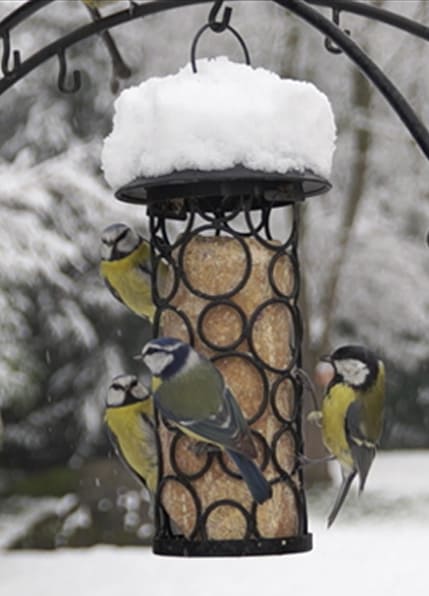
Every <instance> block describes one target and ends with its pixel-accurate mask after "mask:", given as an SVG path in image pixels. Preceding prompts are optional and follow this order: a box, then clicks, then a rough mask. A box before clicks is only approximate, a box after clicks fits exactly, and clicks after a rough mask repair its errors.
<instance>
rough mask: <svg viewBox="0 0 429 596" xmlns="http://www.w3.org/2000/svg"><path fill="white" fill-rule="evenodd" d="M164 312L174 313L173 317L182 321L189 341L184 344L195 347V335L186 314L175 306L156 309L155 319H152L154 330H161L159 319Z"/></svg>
mask: <svg viewBox="0 0 429 596" xmlns="http://www.w3.org/2000/svg"><path fill="white" fill-rule="evenodd" d="M165 312H172V313H174V315H175V316H177V317H178V318H179V319H181V320H182V321H183V323H184V325H185V327H186V331H187V333H188V337H189V341H187V342H185V343H188V344H190V345H191V346H194V345H195V335H194V331H193V329H192V325H191V322H190V321H189V318H188V316H187V315H186V313H184V312H182V311H181V310H179V309H178V308H176V307H175V306H172V305H168V306H158V308H157V309H156V313H155V317H154V321H153V326H154V328H155V329H162V325H161V317H162V315H163V314H164V313H165ZM182 341H185V340H184V339H182Z"/></svg>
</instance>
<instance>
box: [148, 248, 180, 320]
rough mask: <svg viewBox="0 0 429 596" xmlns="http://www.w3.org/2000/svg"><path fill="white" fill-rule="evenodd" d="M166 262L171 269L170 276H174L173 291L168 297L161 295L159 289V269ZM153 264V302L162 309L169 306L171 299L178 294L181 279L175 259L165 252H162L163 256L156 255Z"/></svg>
mask: <svg viewBox="0 0 429 596" xmlns="http://www.w3.org/2000/svg"><path fill="white" fill-rule="evenodd" d="M162 261H165V262H166V263H167V265H168V268H169V273H168V276H173V283H172V284H171V290H170V291H169V292H168V294H166V295H161V294H160V293H159V288H158V285H159V284H158V268H159V264H160V263H161V262H162ZM152 263H153V264H154V269H153V275H152V292H153V301H154V304H156V305H157V306H158V308H160V307H161V308H162V307H163V306H166V305H168V304H169V303H170V302H171V299H172V298H173V297H174V295H175V294H176V292H177V289H178V287H179V283H180V279H179V273H178V271H177V265H176V263H175V261H174V259H172V258H171V256H170V255H169V254H168V253H166V252H165V251H163V252H162V254H161V255H154V256H153V259H152Z"/></svg>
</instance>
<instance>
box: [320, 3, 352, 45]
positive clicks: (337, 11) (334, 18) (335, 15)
mask: <svg viewBox="0 0 429 596" xmlns="http://www.w3.org/2000/svg"><path fill="white" fill-rule="evenodd" d="M340 12H341V11H340V9H339V8H333V9H332V22H333V23H334V24H335V25H337V27H339V26H340ZM344 33H346V34H347V35H350V34H351V31H350V30H349V29H344ZM325 48H326V49H327V50H328V52H331V54H342V53H343V50H341V49H340V48H339V47H338V46H336V45H335V44H334V43H333V41H332V39H331V38H330V37H325Z"/></svg>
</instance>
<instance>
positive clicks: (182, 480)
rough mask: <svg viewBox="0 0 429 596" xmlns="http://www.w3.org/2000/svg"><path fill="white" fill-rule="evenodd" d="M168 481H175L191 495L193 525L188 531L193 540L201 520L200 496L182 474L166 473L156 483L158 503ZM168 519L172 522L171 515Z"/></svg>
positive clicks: (190, 538)
mask: <svg viewBox="0 0 429 596" xmlns="http://www.w3.org/2000/svg"><path fill="white" fill-rule="evenodd" d="M170 482H175V483H177V484H179V485H181V486H182V487H183V488H185V489H186V490H187V491H188V493H189V494H190V495H191V497H192V500H193V503H194V506H195V525H194V528H193V530H192V532H191V533H190V536H189V540H195V538H196V536H197V534H198V529H199V525H200V520H201V510H202V506H201V500H200V497H199V496H198V493H197V491H196V490H195V488H194V487H193V486H192V484H191V483H190V482H189V481H188V480H187V479H186V478H184V477H183V476H181V477H180V478H177V477H176V476H172V475H168V476H164V477H163V478H161V480H160V482H159V485H158V491H157V502H158V503H160V504H161V505H162V492H163V491H164V490H165V486H166V484H167V483H170ZM165 509H166V508H165ZM166 511H167V509H166ZM167 513H168V511H167ZM170 519H172V521H173V522H174V518H172V516H171V515H170Z"/></svg>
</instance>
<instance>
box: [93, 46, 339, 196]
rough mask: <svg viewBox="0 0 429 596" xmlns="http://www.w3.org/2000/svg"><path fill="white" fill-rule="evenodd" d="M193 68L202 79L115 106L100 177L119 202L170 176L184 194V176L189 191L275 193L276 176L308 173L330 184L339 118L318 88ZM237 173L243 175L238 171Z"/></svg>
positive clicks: (144, 86) (245, 70)
mask: <svg viewBox="0 0 429 596" xmlns="http://www.w3.org/2000/svg"><path fill="white" fill-rule="evenodd" d="M197 66H198V68H197V72H196V73H194V72H192V69H191V67H190V65H187V66H186V67H184V68H182V69H181V70H180V71H179V72H178V73H176V74H174V75H170V76H167V77H153V78H151V79H148V80H147V81H144V82H143V83H141V84H140V85H138V86H137V87H131V88H128V89H125V90H124V91H123V92H122V93H121V95H120V96H119V98H118V99H117V100H116V101H115V115H114V119H113V130H112V132H111V133H110V134H109V135H108V137H107V138H106V139H105V141H104V145H103V151H102V167H103V170H104V174H105V177H106V181H107V182H108V184H109V185H110V186H111V187H112V188H113V189H114V190H115V191H116V192H117V196H119V197H121V196H122V195H123V194H124V188H128V186H129V183H130V181H131V180H134V181H140V180H143V181H144V183H143V184H142V186H143V188H144V189H145V191H146V192H148V190H149V188H150V187H151V186H152V184H151V180H154V181H155V182H154V185H155V186H159V183H160V182H163V181H168V180H169V179H170V175H171V179H172V180H174V183H173V185H174V184H176V183H177V180H178V179H179V178H180V179H182V178H183V176H184V180H183V182H181V183H180V184H187V183H188V180H187V175H183V174H182V172H183V171H185V173H186V174H187V173H188V172H190V174H189V175H190V176H191V182H192V183H193V184H194V183H197V182H200V181H203V182H206V181H207V180H208V181H210V182H211V181H216V180H217V179H218V177H219V178H221V179H222V181H224V180H225V176H227V179H228V180H236V179H239V180H242V179H243V180H249V179H250V180H252V181H253V180H254V179H255V177H257V178H260V179H262V180H267V181H270V183H272V181H273V178H272V177H271V176H274V180H276V179H277V180H278V181H280V182H281V183H284V182H285V181H286V182H290V177H289V176H290V175H292V176H294V175H296V176H298V178H302V176H303V174H304V178H305V176H306V172H307V170H308V171H309V172H310V174H317V175H318V176H321V177H329V174H330V170H331V165H332V157H333V152H334V148H335V137H336V131H335V122H334V116H333V113H332V108H331V104H330V102H329V100H328V98H327V97H326V95H324V94H323V93H322V92H321V91H319V90H318V89H317V88H316V87H315V86H314V85H313V84H312V83H308V82H305V81H294V80H290V79H282V78H280V77H279V75H277V74H276V73H273V72H270V71H268V70H266V69H263V68H252V67H251V66H250V65H246V64H237V63H234V62H230V61H229V60H227V59H226V58H224V57H219V58H216V59H213V60H207V59H203V60H198V61H197ZM237 164H239V165H240V166H242V168H238V170H236V167H237ZM246 168H247V170H246ZM236 171H237V172H238V176H235V175H234V174H235V172H236ZM178 172H180V174H179V173H178ZM213 172H215V173H213ZM230 172H232V173H233V174H232V175H231V177H230V176H229V173H230ZM243 172H244V175H243ZM249 172H250V174H249ZM268 173H269V174H268ZM289 173H290V174H289ZM141 177H144V178H141ZM293 180H294V178H293ZM136 183H137V182H136ZM165 186H166V187H169V186H170V183H169V182H168V183H166V184H165ZM306 186H308V185H306ZM311 186H312V184H311ZM133 187H134V183H133ZM130 191H131V192H132V194H133V195H134V191H133V190H132V189H130ZM174 192H175V191H174ZM125 193H126V191H125ZM126 194H127V193H126ZM305 194H306V195H310V194H314V193H313V191H312V190H311V191H310V192H306V193H305ZM138 196H139V197H140V196H141V193H140V192H139V193H138ZM283 202H284V201H283Z"/></svg>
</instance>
